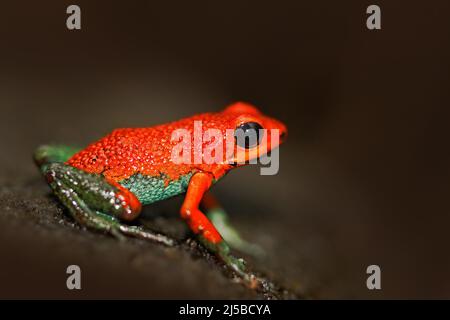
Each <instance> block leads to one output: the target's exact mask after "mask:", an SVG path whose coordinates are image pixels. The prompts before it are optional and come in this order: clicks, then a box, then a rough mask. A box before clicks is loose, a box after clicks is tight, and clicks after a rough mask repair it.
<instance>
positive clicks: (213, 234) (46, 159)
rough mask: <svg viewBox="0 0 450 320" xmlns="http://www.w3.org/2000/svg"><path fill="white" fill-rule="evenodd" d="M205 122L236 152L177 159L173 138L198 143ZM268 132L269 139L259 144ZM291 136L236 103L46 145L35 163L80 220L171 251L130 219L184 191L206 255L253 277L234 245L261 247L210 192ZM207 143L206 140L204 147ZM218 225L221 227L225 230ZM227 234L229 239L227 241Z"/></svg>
mask: <svg viewBox="0 0 450 320" xmlns="http://www.w3.org/2000/svg"><path fill="white" fill-rule="evenodd" d="M199 122H200V123H201V124H202V127H201V132H200V133H205V132H206V131H207V130H208V129H215V130H218V132H219V134H220V135H221V136H219V137H218V140H221V139H223V141H234V143H232V150H233V152H231V153H230V152H227V153H226V154H225V155H223V157H222V158H219V161H215V162H213V163H211V162H208V163H206V162H204V161H203V162H202V161H200V162H198V161H197V162H195V161H194V162H189V161H187V162H180V161H175V160H176V159H174V157H173V150H174V148H175V147H176V146H177V144H179V143H180V141H179V140H177V139H174V138H173V133H174V132H175V131H177V130H184V132H187V133H190V134H194V139H195V130H197V129H196V124H198V123H199ZM237 130H240V132H244V134H248V133H253V134H254V136H255V135H256V141H255V139H253V142H251V141H250V140H252V139H244V142H245V143H239V142H238V141H237V140H238V139H236V135H235V133H236V132H237ZM262 135H266V139H261V137H262ZM270 135H277V136H276V138H277V139H271V138H270V137H269V136H270ZM286 135H287V128H286V126H285V125H284V124H283V123H282V122H281V121H279V120H277V119H275V118H272V117H269V116H267V115H265V114H263V113H262V112H261V111H260V110H259V109H258V108H257V107H255V106H254V105H252V104H250V103H246V102H235V103H232V104H230V105H228V106H227V107H225V108H224V109H223V110H221V111H218V112H207V113H202V114H197V115H194V116H191V117H188V118H184V119H181V120H177V121H172V122H169V123H166V124H160V125H155V126H150V127H143V128H119V129H114V130H113V131H112V132H111V133H109V134H107V135H106V136H104V137H103V138H100V139H99V140H97V141H95V142H93V143H91V144H89V145H88V146H87V147H85V148H84V149H80V148H77V147H72V146H67V145H60V144H47V145H41V146H39V147H38V148H37V149H36V150H35V152H34V161H35V163H36V165H37V166H38V168H39V169H40V172H41V173H42V175H43V176H44V177H45V180H46V182H47V184H48V185H49V187H50V189H51V191H52V193H53V194H54V195H55V196H56V198H57V199H58V200H59V201H60V202H61V203H62V205H63V206H64V207H65V208H66V209H67V211H68V212H69V214H70V215H71V216H72V217H73V219H74V220H75V221H76V222H78V223H79V224H80V225H81V226H84V227H86V228H87V229H92V230H97V231H99V232H103V233H106V234H110V235H112V236H114V237H116V238H118V239H122V240H123V239H124V238H126V237H135V238H139V239H144V240H149V241H154V242H157V243H160V244H163V245H166V246H174V245H176V241H175V240H174V239H172V238H171V237H168V236H166V235H164V234H162V233H159V232H154V231H152V230H149V228H144V227H143V226H140V225H134V224H133V223H132V222H133V221H134V220H136V218H137V217H138V216H139V214H140V213H141V211H142V206H144V205H149V204H152V203H155V202H157V201H163V200H165V199H168V198H172V197H175V196H177V195H180V194H185V197H184V201H183V204H182V206H181V208H180V216H181V218H183V219H184V220H185V221H186V222H187V225H188V226H189V228H190V230H191V231H192V233H193V234H195V235H196V236H197V238H198V239H199V242H200V243H201V244H203V245H204V247H205V248H206V249H207V251H209V252H211V253H212V254H213V255H216V256H217V258H219V260H220V261H222V262H223V263H224V264H225V265H226V266H227V267H229V268H230V269H231V270H232V271H233V272H235V273H236V274H238V275H240V276H242V277H244V278H247V279H248V277H249V271H248V268H247V263H246V262H245V260H244V259H242V258H237V257H236V256H235V255H234V254H233V253H232V251H233V250H232V248H235V247H237V248H238V249H239V248H240V249H241V250H242V251H244V248H250V251H251V249H252V248H253V250H254V251H256V249H257V247H256V246H251V245H250V244H249V243H248V242H246V241H245V240H243V239H242V237H240V236H239V234H238V233H237V231H236V229H235V228H234V227H233V226H232V225H231V224H230V223H229V221H228V218H227V216H226V212H225V210H224V209H223V207H222V206H220V205H219V202H218V201H217V199H216V198H215V197H214V195H213V194H212V193H211V192H210V188H211V187H212V186H213V185H214V184H216V183H217V182H218V181H219V180H220V179H222V178H223V177H224V176H225V175H226V174H227V173H228V172H229V171H231V170H232V169H235V168H238V167H241V166H243V165H246V164H248V163H250V161H251V160H255V159H258V158H260V157H262V156H264V155H267V154H268V153H270V152H271V150H273V149H274V148H277V147H278V146H279V145H280V144H281V142H283V141H284V140H285V137H286ZM184 142H186V141H184ZM188 142H192V141H188ZM204 144H205V142H201V144H200V146H201V147H204ZM183 146H185V145H183ZM187 150H188V151H192V153H193V154H194V156H195V155H198V154H199V152H200V156H201V155H202V152H203V149H202V148H200V149H198V145H197V146H195V143H194V146H190V145H188V149H187ZM238 150H239V151H241V152H236V151H238ZM196 152H197V153H196ZM238 154H239V156H238ZM191 156H192V154H191ZM200 158H201V157H200ZM238 158H239V159H238ZM220 160H221V161H220ZM215 224H216V225H219V224H220V229H221V231H219V230H218V228H217V227H216V226H215ZM222 234H227V239H225V238H224V236H223V235H222ZM230 235H231V236H230Z"/></svg>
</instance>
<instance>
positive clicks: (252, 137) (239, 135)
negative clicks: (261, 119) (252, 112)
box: [234, 122, 263, 149]
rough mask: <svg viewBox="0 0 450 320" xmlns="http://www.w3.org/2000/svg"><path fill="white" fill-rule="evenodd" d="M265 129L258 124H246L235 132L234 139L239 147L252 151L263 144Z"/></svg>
mask: <svg viewBox="0 0 450 320" xmlns="http://www.w3.org/2000/svg"><path fill="white" fill-rule="evenodd" d="M260 129H263V127H262V126H261V125H260V124H259V123H257V122H245V123H243V124H241V125H239V126H238V127H237V128H236V129H235V130H234V137H235V139H236V143H237V145H238V146H240V147H242V148H245V149H250V148H253V147H255V146H257V145H259V143H260V142H261V138H262V132H260V131H259V130H260Z"/></svg>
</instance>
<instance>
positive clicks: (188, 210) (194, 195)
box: [181, 172, 251, 280]
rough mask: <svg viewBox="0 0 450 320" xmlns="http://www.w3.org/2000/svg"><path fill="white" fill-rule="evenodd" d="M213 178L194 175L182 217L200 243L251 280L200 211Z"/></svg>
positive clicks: (202, 174)
mask: <svg viewBox="0 0 450 320" xmlns="http://www.w3.org/2000/svg"><path fill="white" fill-rule="evenodd" d="M212 180H213V177H212V175H210V174H208V173H204V172H198V173H196V174H194V175H193V176H192V177H191V179H190V181H189V186H188V189H187V193H186V198H185V200H184V202H183V205H182V207H181V216H182V217H183V218H184V219H185V220H186V221H187V222H188V224H189V227H190V228H191V230H192V231H193V232H194V233H195V234H198V235H199V237H200V241H201V242H202V243H203V244H204V245H205V246H206V247H207V248H208V249H209V250H211V251H212V252H214V253H216V254H217V255H218V257H219V258H220V259H221V260H222V261H223V262H224V263H225V264H226V265H227V266H228V267H230V268H231V269H232V270H234V271H235V272H236V273H238V274H239V275H240V276H242V277H243V278H244V279H245V280H249V279H250V278H251V275H250V274H248V273H247V271H246V268H245V264H244V260H242V259H238V258H236V257H234V256H233V255H232V254H231V253H230V248H229V246H228V244H227V243H226V242H225V240H224V239H223V238H222V236H221V235H220V233H219V232H218V231H217V229H216V228H215V227H214V225H213V224H212V223H211V221H209V219H208V218H207V217H206V216H205V215H204V214H203V213H202V212H201V211H200V209H199V205H200V202H201V200H202V198H203V195H204V194H205V192H206V191H207V190H208V189H209V188H210V187H211V184H212Z"/></svg>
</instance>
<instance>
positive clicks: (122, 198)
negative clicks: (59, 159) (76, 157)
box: [44, 163, 173, 245]
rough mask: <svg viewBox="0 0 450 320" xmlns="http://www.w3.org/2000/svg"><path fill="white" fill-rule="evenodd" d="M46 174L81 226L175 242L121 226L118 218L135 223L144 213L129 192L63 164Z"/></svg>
mask: <svg viewBox="0 0 450 320" xmlns="http://www.w3.org/2000/svg"><path fill="white" fill-rule="evenodd" d="M44 173H45V176H46V178H47V182H48V183H49V185H50V187H51V188H52V189H53V191H54V193H55V195H56V196H57V197H58V198H59V199H60V201H61V202H62V203H63V204H64V205H65V206H66V207H67V208H68V209H69V212H70V213H71V215H72V216H73V217H74V218H75V219H76V220H77V221H78V222H79V223H80V224H83V225H86V226H87V227H90V228H93V229H97V230H100V231H106V232H109V233H111V234H113V235H115V236H118V237H120V234H121V233H122V234H127V235H131V236H135V237H138V238H143V239H149V240H154V241H157V242H161V243H164V244H167V245H172V244H173V241H172V240H171V239H168V238H167V237H165V236H163V235H159V234H155V233H152V232H150V231H144V230H142V229H141V228H138V227H135V226H128V225H125V224H121V223H120V222H119V220H118V219H117V218H122V219H127V220H131V219H132V218H134V217H136V216H137V215H138V214H139V212H140V209H141V206H140V203H139V201H138V200H137V198H135V196H134V195H133V194H132V193H131V192H127V190H126V189H125V188H121V187H120V186H119V185H114V184H111V183H109V182H108V181H107V180H106V179H104V178H103V177H102V176H100V175H96V174H90V173H87V172H84V171H82V170H79V169H76V168H74V167H71V166H68V165H66V164H63V163H51V164H49V165H48V166H47V168H46V169H45V172H44Z"/></svg>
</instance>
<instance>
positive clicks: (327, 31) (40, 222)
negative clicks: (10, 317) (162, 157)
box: [0, 0, 450, 298]
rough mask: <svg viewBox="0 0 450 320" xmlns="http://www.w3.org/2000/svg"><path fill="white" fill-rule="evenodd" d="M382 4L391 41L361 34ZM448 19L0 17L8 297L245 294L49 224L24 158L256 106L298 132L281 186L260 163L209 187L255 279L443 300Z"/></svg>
mask: <svg viewBox="0 0 450 320" xmlns="http://www.w3.org/2000/svg"><path fill="white" fill-rule="evenodd" d="M70 4H77V5H79V6H80V7H81V16H82V29H81V30H80V31H69V30H67V29H66V25H65V20H66V17H67V14H66V13H65V12H66V7H67V6H68V5H70ZM370 4H378V5H379V6H380V7H381V11H382V29H381V30H378V31H369V30H368V29H367V28H366V18H367V14H366V8H367V6H368V5H370ZM449 10H450V4H449V2H448V1H431V2H425V1H376V3H373V2H369V1H345V2H344V1H314V2H312V1H282V2H273V1H272V2H263V1H164V2H162V1H160V2H156V1H120V2H112V1H81V0H77V1H35V2H31V1H28V2H24V1H15V2H14V4H12V2H9V3H4V4H2V6H1V13H0V35H1V44H0V46H1V47H0V49H1V50H0V70H1V72H0V110H1V116H0V135H1V139H0V149H1V162H0V166H1V167H0V173H1V174H0V183H1V189H0V190H1V192H0V199H1V202H0V209H1V210H0V216H1V217H0V222H1V223H0V257H1V258H0V297H84V298H90V297H144V298H146V297H150V298H157V297H161V298H173V297H175V298H180V297H181V298H184V297H191V298H236V297H249V296H248V295H247V293H245V292H244V291H245V290H243V289H241V288H240V287H239V288H238V287H236V285H234V287H232V288H231V289H230V286H233V285H230V284H229V283H228V282H226V281H225V280H224V278H223V277H222V276H221V274H216V273H214V271H213V270H209V269H207V268H206V265H205V266H203V265H201V266H200V267H198V266H196V265H197V264H199V263H201V262H198V261H197V262H196V261H189V256H187V255H186V256H183V257H181V258H176V257H174V255H175V256H176V254H175V253H170V252H169V254H166V253H164V254H163V252H164V250H163V249H161V248H158V247H156V246H150V247H146V246H145V245H142V244H136V245H132V244H126V245H120V246H118V245H117V244H116V242H115V241H114V239H110V238H108V237H103V236H101V235H91V234H90V233H89V232H84V231H77V232H74V231H72V229H73V228H72V227H71V226H64V225H62V226H60V225H59V224H58V223H57V221H54V219H53V220H52V219H50V218H46V217H48V216H52V214H53V216H54V217H59V216H58V214H61V208H60V207H59V206H57V205H56V204H55V201H54V200H53V199H51V198H50V197H49V195H48V194H49V190H48V188H47V187H46V185H45V183H44V181H43V179H42V178H41V177H40V176H39V172H38V170H37V169H36V168H35V167H34V165H33V163H32V161H31V154H32V152H33V150H34V149H35V148H36V147H37V146H38V145H39V144H44V143H52V142H53V143H65V144H74V145H81V146H83V145H85V144H87V143H89V142H91V141H93V140H95V139H97V138H99V137H101V136H103V135H104V134H106V133H108V132H109V131H111V130H112V129H114V128H117V127H132V126H152V125H155V124H158V123H164V122H168V121H171V120H176V119H179V118H182V117H186V116H190V115H193V114H194V113H201V112H209V111H218V110H220V109H221V108H223V107H224V106H225V105H227V104H229V103H230V102H233V101H236V100H244V101H248V102H251V103H254V104H255V105H257V106H259V107H260V108H261V109H262V110H263V111H264V112H265V113H267V114H269V115H272V116H273V117H276V118H278V119H280V120H282V121H283V122H285V123H286V124H287V126H288V128H289V137H288V140H287V142H286V144H284V145H283V146H282V147H281V149H280V158H281V164H280V172H279V174H278V175H276V176H260V175H259V169H258V168H257V167H254V166H251V167H246V168H242V169H239V170H236V171H233V172H231V173H230V174H229V175H228V176H227V178H226V179H224V180H223V181H222V182H221V183H219V184H218V185H217V186H216V187H215V191H216V194H217V195H218V197H219V198H220V199H221V200H222V202H223V204H224V206H225V207H226V208H227V209H228V211H229V212H230V215H231V219H233V221H235V222H236V224H237V225H238V227H240V228H241V230H242V232H243V233H244V235H245V236H246V238H248V239H249V240H251V241H253V242H257V243H259V244H261V245H262V246H263V247H265V248H266V250H267V252H268V257H267V258H266V259H265V260H263V261H256V262H254V263H255V265H256V266H257V268H258V267H259V268H260V269H264V270H265V271H266V272H268V273H269V274H271V275H272V276H273V277H274V278H275V279H277V280H278V281H279V282H280V283H282V284H283V285H285V286H287V287H291V288H294V290H297V292H301V293H303V292H309V293H310V294H311V295H313V296H314V297H318V298H450V281H449V277H448V270H449V269H450V259H449V249H448V244H449V241H448V238H449V237H448V230H449V226H450V216H449V213H450V212H449V207H450V206H449V201H448V195H449V165H448V164H449V160H450V159H449V158H450V157H449V153H448V137H449V135H448V125H449V115H448V112H447V109H448V107H449V102H450V99H449V85H450V81H449V80H450V79H449V77H450V73H449V71H450V70H449V66H450V60H449V55H450V44H449V39H450V23H449V12H450V11H449ZM174 201H175V204H173V208H174V210H176V207H177V205H178V202H179V200H177V199H175V200H174ZM177 201H178V202H177ZM169 206H171V204H169ZM2 207H3V208H2ZM170 208H172V207H170ZM149 210H150V211H152V210H158V209H157V208H151V209H149ZM170 210H172V209H170ZM170 210H169V211H170ZM50 212H53V213H50ZM61 217H62V218H63V217H64V216H61ZM174 217H175V218H174V219H176V213H175V215H174ZM96 246H97V247H96ZM98 246H99V247H98ZM130 252H131V253H130ZM142 252H144V253H142ZM155 252H156V253H155ZM149 255H150V256H149ZM167 255H168V256H169V258H167V257H166V256H167ZM171 255H172V256H171ZM141 256H144V257H147V258H140V257H141ZM171 259H172V260H171ZM136 260H137V261H138V262H136ZM130 261H132V262H130ZM180 261H181V262H180ZM68 264H80V266H81V267H82V270H83V277H84V278H83V279H84V280H83V281H84V282H83V283H84V285H83V290H82V291H81V292H69V291H68V290H66V289H65V278H66V274H65V266H67V265H68ZM370 264H377V265H379V266H380V267H381V270H382V290H380V291H369V290H367V288H366V277H367V275H366V268H367V266H368V265H370ZM203 267H205V269H207V270H206V271H205V270H203V269H202V268H203ZM161 273H163V276H162V277H161ZM204 279H206V280H207V281H205V282H207V283H208V284H206V287H207V288H205V287H204V286H205V284H200V283H201V281H203V280H204ZM89 281H91V282H89ZM208 286H209V287H208ZM250 297H251V296H250Z"/></svg>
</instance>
